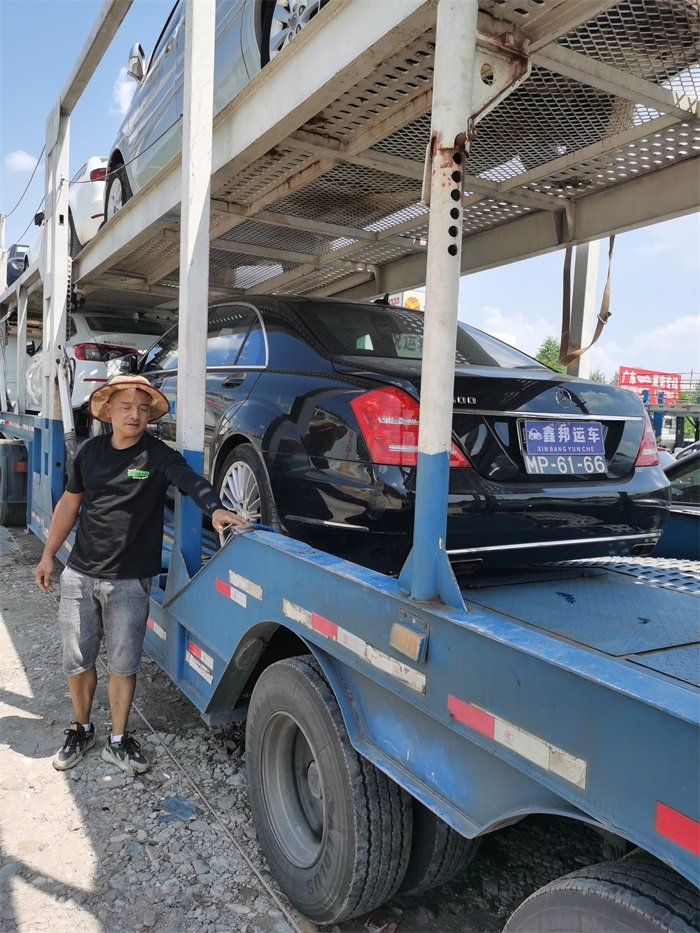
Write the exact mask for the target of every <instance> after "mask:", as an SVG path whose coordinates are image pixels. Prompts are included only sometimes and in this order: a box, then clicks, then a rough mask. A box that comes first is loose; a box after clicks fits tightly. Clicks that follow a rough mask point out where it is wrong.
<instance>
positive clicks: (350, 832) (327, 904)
mask: <svg viewBox="0 0 700 933" xmlns="http://www.w3.org/2000/svg"><path fill="white" fill-rule="evenodd" d="M246 762H247V764H246V767H247V780H248V794H249V798H250V804H251V808H252V811H253V816H254V819H255V826H256V829H257V833H258V840H259V842H260V845H261V848H262V850H263V853H264V855H265V858H266V860H267V863H268V865H269V867H270V870H271V872H272V874H273V876H274V878H275V880H276V881H277V883H278V884H279V886H280V887H281V888H282V890H283V891H284V892H285V894H286V895H287V897H288V898H289V899H290V901H291V902H292V904H294V906H295V907H296V908H297V909H298V910H300V911H301V913H302V914H304V916H306V917H308V918H309V919H310V920H312V921H314V922H315V923H321V924H327V923H338V922H340V921H342V920H346V919H348V918H349V917H354V916H357V915H359V914H364V913H367V912H368V911H370V910H373V909H374V908H375V907H378V906H379V905H380V904H381V903H383V902H384V901H385V900H387V899H388V898H390V897H391V896H392V895H393V894H394V893H395V892H396V890H397V888H398V886H399V885H400V883H401V880H402V876H403V872H404V871H405V868H406V864H407V861H408V854H409V851H410V846H411V832H412V822H411V820H412V811H411V798H410V797H409V796H408V794H407V793H406V792H405V791H404V790H403V789H402V788H401V787H399V785H398V784H396V783H395V782H394V781H392V780H390V779H389V778H388V777H387V776H386V775H385V774H383V773H382V772H381V771H379V770H377V769H376V768H375V767H374V765H372V764H371V763H370V762H369V761H367V760H366V759H364V758H362V756H360V755H358V754H357V752H356V751H355V750H354V748H353V747H352V744H351V743H350V739H349V737H348V734H347V731H346V729H345V725H344V723H343V717H342V715H341V712H340V707H339V706H338V702H337V700H336V698H335V696H334V694H333V692H332V690H331V689H330V687H329V685H328V683H327V681H326V680H325V678H324V676H323V674H322V672H321V670H320V668H319V666H318V664H317V663H316V662H315V661H314V660H313V659H312V658H311V657H310V656H305V657H295V658H287V659H285V660H282V661H278V662H277V663H276V664H273V665H271V666H270V667H268V668H267V669H266V670H265V671H264V672H263V673H262V675H261V676H260V678H259V680H258V681H257V683H256V685H255V688H254V690H253V694H252V697H251V702H250V707H249V710H248V722H247V727H246Z"/></svg>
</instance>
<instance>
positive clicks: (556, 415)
mask: <svg viewBox="0 0 700 933" xmlns="http://www.w3.org/2000/svg"><path fill="white" fill-rule="evenodd" d="M452 411H453V413H454V414H456V415H504V416H506V417H508V418H541V419H545V418H547V419H551V418H553V419H555V420H556V421H642V420H643V416H642V415H567V414H564V413H562V412H561V411H555V412H546V411H545V412H543V411H492V410H490V409H486V408H453V409H452Z"/></svg>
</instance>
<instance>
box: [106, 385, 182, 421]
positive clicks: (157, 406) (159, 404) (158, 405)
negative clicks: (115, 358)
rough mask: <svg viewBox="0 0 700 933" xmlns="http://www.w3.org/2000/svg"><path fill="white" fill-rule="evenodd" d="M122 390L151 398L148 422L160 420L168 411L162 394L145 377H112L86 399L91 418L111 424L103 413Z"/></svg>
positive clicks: (109, 419) (167, 404)
mask: <svg viewBox="0 0 700 933" xmlns="http://www.w3.org/2000/svg"><path fill="white" fill-rule="evenodd" d="M124 389H138V390H139V391H141V392H145V393H146V394H147V395H150V396H151V413H150V415H149V417H148V420H149V421H157V420H158V418H162V417H163V415H165V414H167V413H168V412H169V411H170V402H169V401H168V400H167V398H166V397H165V396H164V395H163V393H162V392H159V391H158V389H156V388H155V387H154V386H152V385H151V383H150V382H149V381H148V379H146V377H145V376H113V377H112V378H111V379H110V380H109V382H108V383H106V385H103V386H100V388H99V389H95V391H94V392H93V393H92V395H91V396H90V398H89V399H88V411H89V412H90V414H91V415H92V417H93V418H97V420H98V421H104V422H105V423H106V424H111V423H112V419H111V418H110V417H109V415H108V414H107V413H106V412H105V405H107V403H108V402H109V401H110V400H111V398H112V396H113V395H114V394H115V393H116V392H121V391H122V390H124Z"/></svg>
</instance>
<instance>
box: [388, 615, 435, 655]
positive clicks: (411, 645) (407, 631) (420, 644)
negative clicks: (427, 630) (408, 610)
mask: <svg viewBox="0 0 700 933" xmlns="http://www.w3.org/2000/svg"><path fill="white" fill-rule="evenodd" d="M426 642H427V636H426V635H425V634H424V633H423V632H416V631H415V630H414V629H411V628H408V627H407V626H405V625H401V624H400V623H399V622H394V624H393V625H392V626H391V632H390V634H389V644H390V645H391V647H392V648H394V649H395V650H396V651H400V652H401V654H405V655H406V657H407V658H410V659H411V660H412V661H421V660H422V659H423V658H424V657H425V645H426Z"/></svg>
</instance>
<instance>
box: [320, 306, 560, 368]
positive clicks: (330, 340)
mask: <svg viewBox="0 0 700 933" xmlns="http://www.w3.org/2000/svg"><path fill="white" fill-rule="evenodd" d="M303 317H304V321H305V323H306V324H307V326H309V327H310V329H311V330H313V331H314V333H315V334H316V336H317V337H318V338H319V339H320V340H321V341H322V342H323V343H324V344H325V345H326V346H327V347H328V348H329V351H330V353H331V355H332V356H333V357H339V356H344V357H348V356H350V357H379V358H382V359H398V360H420V359H422V358H423V321H424V317H423V313H422V312H418V311H409V310H406V309H403V308H392V307H388V306H383V305H370V306H353V307H346V306H342V305H341V306H338V307H334V306H326V307H322V308H312V307H307V308H304V313H303ZM455 362H456V363H457V364H458V365H463V366H496V367H499V368H502V369H523V368H527V369H546V368H547V367H546V366H543V364H542V363H539V362H538V361H537V360H534V359H532V357H529V356H527V354H525V353H521V352H520V350H516V349H515V348H514V347H511V346H509V345H508V344H506V343H502V342H501V341H500V340H497V339H496V338H495V337H491V336H489V335H488V334H485V333H483V332H482V331H480V330H476V328H473V327H469V326H468V325H466V324H462V323H461V322H460V324H459V327H458V330H457V348H456V353H455Z"/></svg>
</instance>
